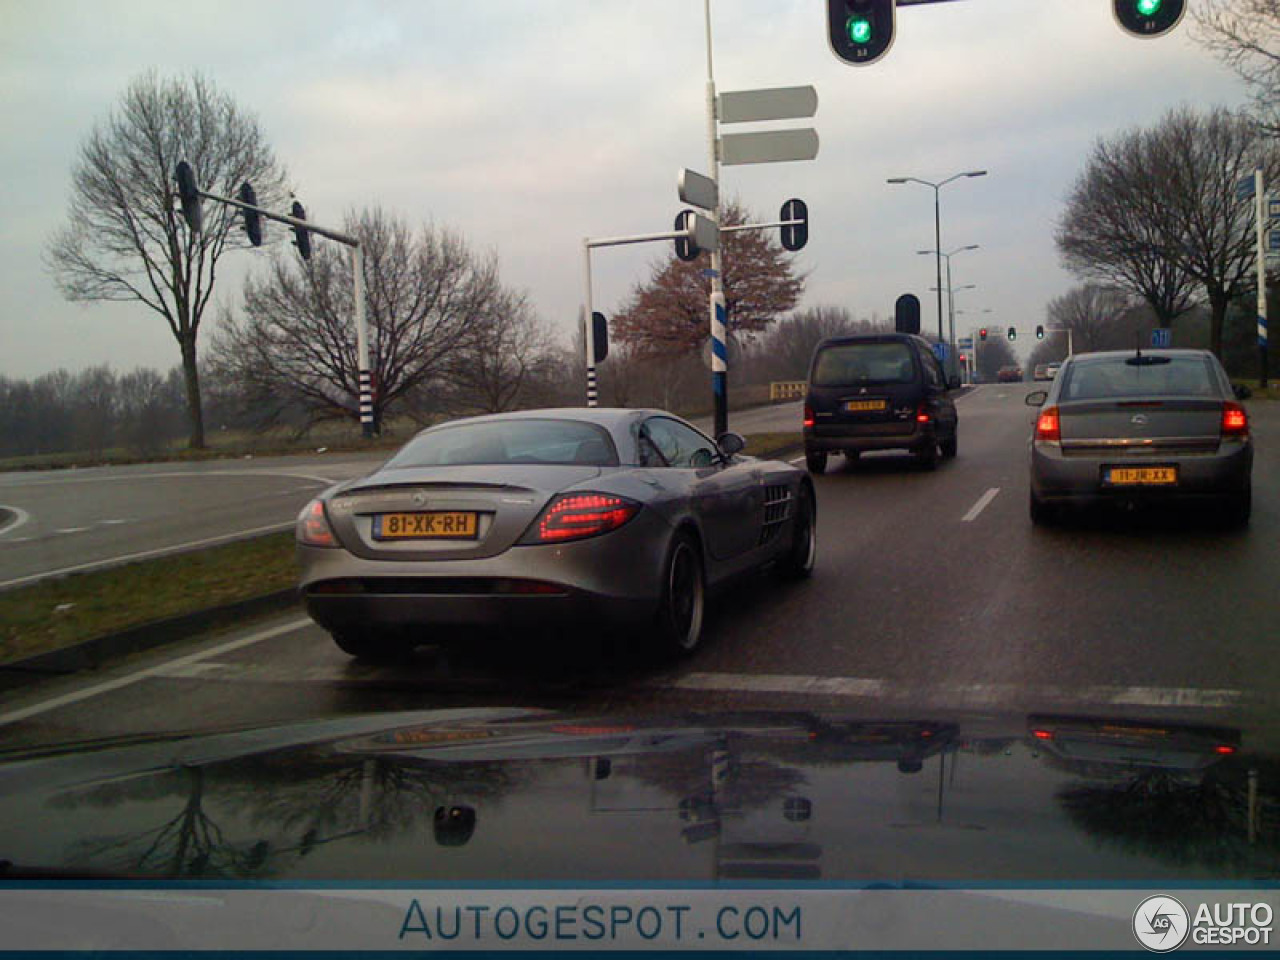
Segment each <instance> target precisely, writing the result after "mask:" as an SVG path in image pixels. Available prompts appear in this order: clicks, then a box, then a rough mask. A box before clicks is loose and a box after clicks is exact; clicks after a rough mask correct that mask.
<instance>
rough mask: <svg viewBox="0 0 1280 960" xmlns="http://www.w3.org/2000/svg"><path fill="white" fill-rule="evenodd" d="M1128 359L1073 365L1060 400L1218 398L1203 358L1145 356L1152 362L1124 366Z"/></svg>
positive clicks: (1212, 377)
mask: <svg viewBox="0 0 1280 960" xmlns="http://www.w3.org/2000/svg"><path fill="white" fill-rule="evenodd" d="M1129 359H1131V358H1130V357H1107V358H1106V359H1099V360H1087V361H1083V362H1077V363H1075V364H1073V365H1072V366H1071V367H1070V368H1069V375H1068V378H1067V380H1066V382H1065V383H1064V384H1063V385H1062V399H1063V400H1100V399H1106V398H1108V397H1217V396H1219V393H1220V391H1219V389H1218V385H1217V382H1216V380H1215V378H1214V373H1213V369H1212V367H1211V366H1210V365H1209V361H1208V360H1207V359H1205V358H1204V357H1144V358H1143V360H1146V361H1153V362H1145V363H1141V364H1138V363H1126V362H1125V361H1127V360H1129ZM1166 361H1167V362H1166Z"/></svg>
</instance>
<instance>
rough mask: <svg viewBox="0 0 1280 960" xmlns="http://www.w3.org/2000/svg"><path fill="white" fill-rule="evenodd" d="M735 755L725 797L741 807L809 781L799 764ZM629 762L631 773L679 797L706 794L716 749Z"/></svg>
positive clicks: (762, 803)
mask: <svg viewBox="0 0 1280 960" xmlns="http://www.w3.org/2000/svg"><path fill="white" fill-rule="evenodd" d="M731 757H732V759H731V761H730V764H729V771H728V779H727V782H726V783H725V797H726V802H728V803H730V804H731V805H732V806H734V807H737V808H741V809H744V810H749V809H754V808H759V807H763V806H765V805H766V804H767V803H769V801H771V800H774V799H777V798H779V797H782V796H785V795H786V794H787V793H788V792H790V791H793V790H795V789H796V788H797V787H799V786H801V785H803V784H805V783H807V782H808V781H807V780H806V778H805V776H804V774H803V773H801V772H800V771H799V770H797V769H796V768H795V767H784V766H779V765H778V764H776V763H773V762H771V761H768V760H743V759H742V757H741V756H740V755H739V754H738V752H737V751H736V750H734V751H732V754H731ZM627 762H628V767H627V770H628V773H630V775H632V776H634V777H635V778H636V779H637V780H639V781H641V782H642V783H649V784H652V785H653V786H656V787H659V788H660V789H662V790H663V791H665V792H667V793H669V794H671V795H672V796H673V797H675V798H677V799H684V798H686V797H699V796H705V795H706V794H707V793H708V792H709V791H710V789H711V772H712V771H711V768H712V751H711V750H709V749H705V748H697V749H691V750H680V751H678V752H673V753H657V754H650V755H647V756H638V757H634V758H628V761H627Z"/></svg>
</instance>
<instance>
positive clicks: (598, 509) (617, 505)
mask: <svg viewBox="0 0 1280 960" xmlns="http://www.w3.org/2000/svg"><path fill="white" fill-rule="evenodd" d="M639 512H640V504H638V503H636V502H635V501H634V500H628V499H627V498H625V497H615V496H613V495H612V494H608V493H562V494H560V495H559V496H558V497H556V498H555V499H554V500H552V501H551V502H550V503H549V504H547V506H546V508H545V509H544V510H543V511H542V513H541V514H539V515H538V519H537V520H535V521H534V522H533V526H531V527H530V528H529V530H528V532H527V533H526V534H525V535H524V536H523V537H522V538H521V539H520V542H521V543H524V544H530V543H565V542H566V541H569V540H583V539H586V538H587V537H597V536H599V535H600V534H602V533H608V532H610V531H611V530H617V529H618V528H619V527H620V526H622V525H623V524H624V523H626V522H627V521H628V520H630V519H631V518H632V517H634V516H635V515H636V514H637V513H639Z"/></svg>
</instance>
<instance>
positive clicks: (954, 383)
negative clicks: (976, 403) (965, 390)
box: [947, 376, 960, 390]
mask: <svg viewBox="0 0 1280 960" xmlns="http://www.w3.org/2000/svg"><path fill="white" fill-rule="evenodd" d="M947 389H948V390H959V389H960V378H959V377H956V376H952V377H949V378H948V379H947Z"/></svg>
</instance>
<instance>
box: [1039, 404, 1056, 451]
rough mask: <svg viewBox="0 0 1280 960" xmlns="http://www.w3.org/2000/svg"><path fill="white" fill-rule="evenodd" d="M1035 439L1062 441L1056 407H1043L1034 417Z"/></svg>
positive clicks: (1044, 441) (1048, 441)
mask: <svg viewBox="0 0 1280 960" xmlns="http://www.w3.org/2000/svg"><path fill="white" fill-rule="evenodd" d="M1036 439H1037V440H1039V441H1042V442H1043V443H1061V442H1062V421H1061V419H1060V418H1059V416H1058V408H1057V407H1045V408H1044V409H1043V410H1041V411H1040V416H1039V417H1038V418H1037V419H1036Z"/></svg>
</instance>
